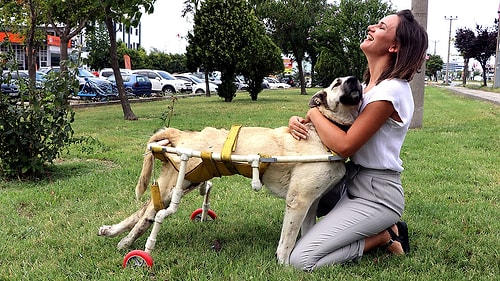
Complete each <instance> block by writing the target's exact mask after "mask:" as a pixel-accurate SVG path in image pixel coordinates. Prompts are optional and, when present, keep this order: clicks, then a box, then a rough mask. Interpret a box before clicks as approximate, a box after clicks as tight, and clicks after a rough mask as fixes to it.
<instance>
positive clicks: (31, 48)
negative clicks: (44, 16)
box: [26, 3, 37, 88]
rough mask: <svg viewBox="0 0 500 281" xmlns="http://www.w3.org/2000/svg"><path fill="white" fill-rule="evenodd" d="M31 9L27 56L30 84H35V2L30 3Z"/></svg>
mask: <svg viewBox="0 0 500 281" xmlns="http://www.w3.org/2000/svg"><path fill="white" fill-rule="evenodd" d="M29 10H30V27H29V31H28V38H27V44H26V52H27V54H26V56H27V57H28V75H29V77H30V79H29V80H30V85H31V86H33V88H34V86H35V80H36V79H35V78H36V74H35V72H36V51H37V50H36V48H35V29H36V27H37V13H36V11H35V7H34V4H33V3H30V5H29Z"/></svg>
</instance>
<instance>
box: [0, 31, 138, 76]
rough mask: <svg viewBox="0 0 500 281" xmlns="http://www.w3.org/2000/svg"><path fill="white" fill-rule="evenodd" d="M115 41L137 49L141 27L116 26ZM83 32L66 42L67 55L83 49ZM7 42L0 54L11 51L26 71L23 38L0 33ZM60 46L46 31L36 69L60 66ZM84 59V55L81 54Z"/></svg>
mask: <svg viewBox="0 0 500 281" xmlns="http://www.w3.org/2000/svg"><path fill="white" fill-rule="evenodd" d="M115 30H116V40H117V41H122V42H124V43H125V44H126V45H127V47H128V48H130V49H138V48H139V47H140V46H141V25H140V23H139V25H138V27H129V28H126V27H125V26H124V25H123V24H116V28H115ZM84 33H85V32H82V33H81V34H80V35H77V36H75V37H74V38H73V39H72V40H71V41H70V42H68V54H71V52H72V51H74V50H75V48H77V47H79V46H82V47H85V36H84ZM4 40H8V41H9V42H10V44H9V45H8V46H4V45H0V52H8V51H9V50H12V51H13V52H14V53H15V58H16V60H17V63H18V67H19V69H20V70H25V69H28V63H27V58H26V54H25V52H26V48H25V45H24V38H23V37H22V36H20V35H19V34H15V33H12V32H0V42H2V41H4ZM60 46H61V40H60V38H59V37H58V36H57V35H56V34H55V31H54V30H53V29H50V28H49V29H48V30H47V39H46V40H45V45H44V46H41V47H40V48H39V49H38V54H37V67H38V68H40V67H51V66H59V64H60V56H61V52H60ZM82 55H83V57H85V54H82Z"/></svg>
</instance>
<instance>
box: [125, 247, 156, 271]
mask: <svg viewBox="0 0 500 281" xmlns="http://www.w3.org/2000/svg"><path fill="white" fill-rule="evenodd" d="M144 265H146V266H148V267H152V266H153V258H152V257H151V255H150V254H148V253H146V252H145V251H142V250H133V251H131V252H130V253H128V254H127V255H126V256H125V258H123V268H125V267H127V266H128V267H143V266H144Z"/></svg>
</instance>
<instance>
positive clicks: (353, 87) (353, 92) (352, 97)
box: [340, 76, 363, 105]
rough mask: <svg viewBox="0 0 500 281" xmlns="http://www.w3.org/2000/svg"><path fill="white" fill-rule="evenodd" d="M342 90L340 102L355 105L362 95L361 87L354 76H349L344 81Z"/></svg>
mask: <svg viewBox="0 0 500 281" xmlns="http://www.w3.org/2000/svg"><path fill="white" fill-rule="evenodd" d="M342 90H343V94H342V95H341V96H340V102H341V103H342V104H347V105H357V104H359V102H360V101H361V98H362V97H363V87H362V86H361V83H360V82H359V80H358V79H357V78H356V77H354V76H350V77H348V78H347V79H346V80H345V81H344V83H343V85H342Z"/></svg>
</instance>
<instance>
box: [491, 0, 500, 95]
mask: <svg viewBox="0 0 500 281" xmlns="http://www.w3.org/2000/svg"><path fill="white" fill-rule="evenodd" d="M497 13H498V18H497V19H496V20H495V22H496V23H497V29H498V33H497V50H496V53H495V79H494V82H493V88H498V87H500V73H499V71H500V60H499V59H498V45H499V44H500V4H499V5H498V10H497Z"/></svg>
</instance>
